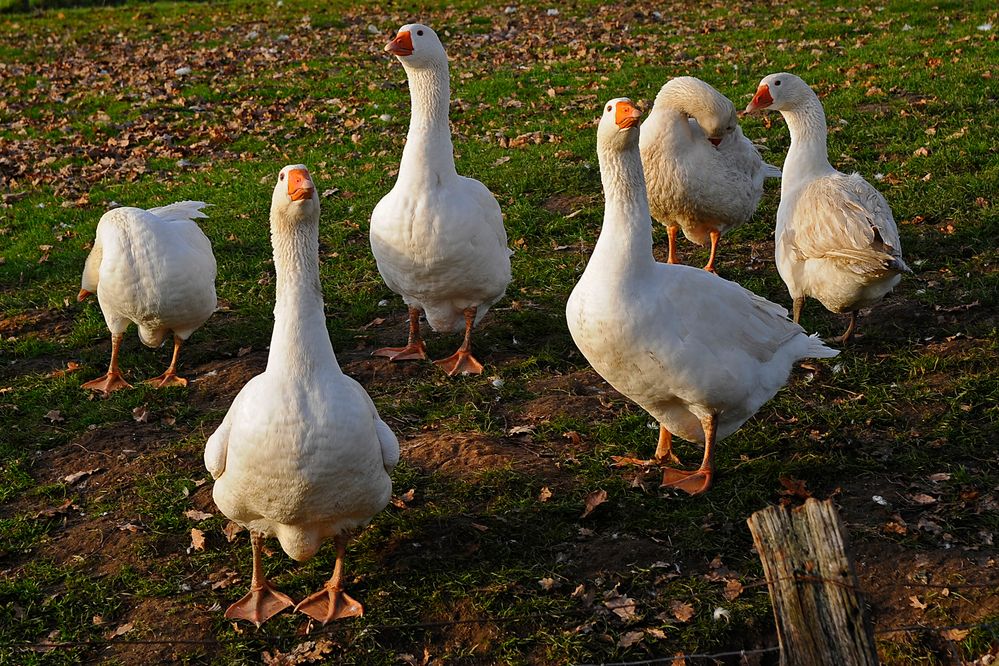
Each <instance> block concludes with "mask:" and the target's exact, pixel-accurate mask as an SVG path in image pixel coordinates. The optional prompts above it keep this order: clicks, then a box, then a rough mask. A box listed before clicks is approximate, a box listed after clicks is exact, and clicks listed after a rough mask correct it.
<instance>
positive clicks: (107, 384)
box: [80, 372, 132, 395]
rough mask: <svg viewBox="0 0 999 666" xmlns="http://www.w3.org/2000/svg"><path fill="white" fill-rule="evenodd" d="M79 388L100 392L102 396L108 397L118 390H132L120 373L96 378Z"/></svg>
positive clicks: (111, 373)
mask: <svg viewBox="0 0 999 666" xmlns="http://www.w3.org/2000/svg"><path fill="white" fill-rule="evenodd" d="M80 388H84V389H88V390H90V391H100V392H101V393H103V394H104V395H108V394H110V393H113V392H114V391H118V390H120V389H126V388H132V385H131V384H129V383H128V382H126V381H125V378H124V377H122V376H121V373H120V372H109V373H107V374H106V375H104V376H103V377H98V378H97V379H93V380H91V381H89V382H87V383H85V384H83V385H82V386H81V387H80Z"/></svg>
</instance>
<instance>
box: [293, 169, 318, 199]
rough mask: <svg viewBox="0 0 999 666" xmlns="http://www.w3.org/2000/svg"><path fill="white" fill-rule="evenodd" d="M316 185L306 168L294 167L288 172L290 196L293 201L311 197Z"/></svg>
mask: <svg viewBox="0 0 999 666" xmlns="http://www.w3.org/2000/svg"><path fill="white" fill-rule="evenodd" d="M315 191H316V186H315V185H313V184H312V178H311V177H310V176H309V172H308V171H307V170H305V169H292V170H291V171H289V172H288V196H289V197H290V198H291V200H292V201H302V200H303V199H311V198H312V193H313V192H315Z"/></svg>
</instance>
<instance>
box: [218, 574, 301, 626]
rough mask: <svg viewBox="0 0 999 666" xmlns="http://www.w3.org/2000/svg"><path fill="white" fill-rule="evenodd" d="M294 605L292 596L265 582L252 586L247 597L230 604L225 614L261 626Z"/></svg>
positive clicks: (233, 618) (230, 617) (231, 618)
mask: <svg viewBox="0 0 999 666" xmlns="http://www.w3.org/2000/svg"><path fill="white" fill-rule="evenodd" d="M294 605H295V602H294V600H292V598H291V597H289V596H288V595H287V594H284V593H283V592H278V591H277V590H276V589H274V587H273V586H272V585H271V584H270V583H268V582H264V584H263V585H261V586H260V587H256V588H252V587H251V588H250V591H249V593H248V594H247V595H246V596H245V597H243V598H242V599H240V600H239V601H237V602H236V603H234V604H233V605H232V606H229V608H228V609H227V610H226V612H225V616H226V617H227V618H228V619H230V620H247V621H249V622H252V623H253V624H255V625H257V627H258V628H259V627H260V625H262V624H263V623H264V622H266V621H267V620H269V619H270V618H272V617H274V616H275V615H277V614H278V613H280V612H281V611H283V610H284V609H285V608H289V607H291V606H294Z"/></svg>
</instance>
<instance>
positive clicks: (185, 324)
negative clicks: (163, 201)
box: [77, 201, 218, 394]
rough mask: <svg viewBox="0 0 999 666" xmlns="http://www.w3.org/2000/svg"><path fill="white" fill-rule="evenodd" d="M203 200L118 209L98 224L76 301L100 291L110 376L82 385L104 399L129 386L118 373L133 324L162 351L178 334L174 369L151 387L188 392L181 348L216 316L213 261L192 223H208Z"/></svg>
mask: <svg viewBox="0 0 999 666" xmlns="http://www.w3.org/2000/svg"><path fill="white" fill-rule="evenodd" d="M207 205H208V204H206V203H204V202H201V201H180V202H178V203H173V204H170V205H168V206H161V207H159V208H150V209H149V210H143V209H141V208H130V207H123V208H115V209H114V210H110V211H108V212H107V213H104V215H103V216H102V217H101V219H100V222H98V223H97V236H96V238H95V239H94V245H93V247H92V248H91V250H90V254H89V255H87V261H86V264H85V265H84V268H83V278H82V280H81V286H80V293H79V294H78V295H77V300H78V301H82V300H84V299H85V298H86V297H87V296H90V295H91V294H94V293H96V294H97V302H98V303H99V304H100V306H101V312H102V313H103V314H104V320H105V322H107V326H108V330H109V331H111V365H110V367H109V368H108V371H107V374H105V375H104V376H103V377H99V378H97V379H94V380H92V381H89V382H87V383H85V384H84V385H83V388H85V389H91V390H93V391H100V392H103V393H105V394H108V393H111V392H112V391H117V390H118V389H123V388H129V387H130V384H129V383H128V382H126V381H125V378H124V377H123V376H122V374H121V371H120V369H119V368H118V352H119V349H120V348H121V341H122V338H123V337H124V335H125V329H127V328H128V325H129V324H130V323H133V322H134V323H135V325H136V326H137V327H138V329H139V339H140V340H142V343H143V344H144V345H146V346H147V347H158V346H160V345H161V344H162V343H163V339H164V338H165V337H166V335H167V333H170V332H171V331H172V332H173V356H172V358H171V360H170V367H168V368H167V369H166V371H165V372H164V373H163V374H162V375H160V376H159V377H155V378H153V379H149V380H147V383H149V384H153V385H154V386H156V387H163V386H187V380H186V379H184V378H183V377H178V376H177V358H178V357H179V355H180V347H181V345H182V344H183V342H184V341H185V340H187V338H189V337H190V336H191V334H192V333H193V332H194V331H196V330H197V329H198V328H200V327H201V325H202V324H204V323H205V322H206V321H208V318H209V317H210V316H211V315H212V313H213V312H215V308H216V306H217V305H218V301H217V300H216V298H215V270H216V266H215V256H214V255H213V254H212V244H211V242H210V241H209V240H208V238H207V237H206V236H205V234H204V232H202V231H201V229H200V228H199V227H198V225H197V223H196V222H195V221H194V220H195V219H196V218H199V217H208V216H207V215H205V214H204V213H202V212H201V209H202V208H204V207H205V206H207Z"/></svg>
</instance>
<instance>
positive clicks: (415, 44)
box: [385, 23, 447, 69]
mask: <svg viewBox="0 0 999 666" xmlns="http://www.w3.org/2000/svg"><path fill="white" fill-rule="evenodd" d="M385 50H386V51H388V52H389V53H391V54H392V55H394V56H395V57H397V58H398V59H399V62H401V63H402V64H403V65H405V66H406V67H413V68H415V69H425V68H428V67H433V66H436V65H440V64H441V63H446V62H447V53H446V52H445V51H444V45H443V44H441V40H440V38H438V37H437V33H436V32H434V31H433V30H432V29H430V28H429V27H427V26H425V25H423V24H422V23H408V24H406V25H404V26H402V27H401V28H399V32H398V33H397V34H396V36H395V38H394V39H393V40H392V41H391V42H389V43H388V44H386V45H385Z"/></svg>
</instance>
